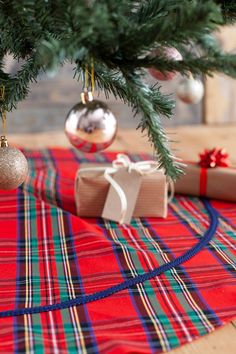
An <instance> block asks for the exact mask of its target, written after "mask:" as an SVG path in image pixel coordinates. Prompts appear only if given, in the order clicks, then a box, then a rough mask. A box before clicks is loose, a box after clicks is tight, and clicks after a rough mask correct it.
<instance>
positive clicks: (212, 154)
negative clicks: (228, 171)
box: [199, 148, 230, 168]
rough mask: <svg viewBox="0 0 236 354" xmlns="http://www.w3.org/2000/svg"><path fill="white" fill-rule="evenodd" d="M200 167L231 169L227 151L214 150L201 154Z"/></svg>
mask: <svg viewBox="0 0 236 354" xmlns="http://www.w3.org/2000/svg"><path fill="white" fill-rule="evenodd" d="M199 156H200V161H199V165H200V166H201V167H204V168H215V167H229V165H230V163H229V160H228V157H229V154H228V153H227V152H226V150H225V149H219V148H214V149H211V150H207V149H206V150H205V151H204V152H203V153H202V154H199Z"/></svg>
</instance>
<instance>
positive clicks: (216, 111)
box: [204, 26, 236, 124]
mask: <svg viewBox="0 0 236 354" xmlns="http://www.w3.org/2000/svg"><path fill="white" fill-rule="evenodd" d="M216 37H217V38H218V40H219V41H220V43H221V45H222V47H223V48H224V49H225V50H226V51H227V52H232V51H234V52H235V50H236V26H227V27H223V28H222V29H221V31H220V32H219V33H217V34H216ZM205 89H206V92H205V100H204V112H205V114H204V115H205V117H204V120H205V122H206V123H207V124H225V123H230V122H236V103H235V96H236V80H233V79H231V78H229V77H226V76H225V75H222V74H221V75H219V74H215V75H214V77H213V78H209V77H208V78H206V81H205Z"/></svg>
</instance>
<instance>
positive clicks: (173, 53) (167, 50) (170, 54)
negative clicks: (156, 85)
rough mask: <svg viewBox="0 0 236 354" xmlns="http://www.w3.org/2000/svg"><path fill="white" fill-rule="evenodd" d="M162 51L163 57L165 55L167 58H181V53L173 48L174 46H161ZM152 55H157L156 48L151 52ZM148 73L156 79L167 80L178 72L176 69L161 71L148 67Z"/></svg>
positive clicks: (176, 59)
mask: <svg viewBox="0 0 236 354" xmlns="http://www.w3.org/2000/svg"><path fill="white" fill-rule="evenodd" d="M163 53H164V57H166V59H167V60H175V61H180V60H183V57H182V55H181V54H180V52H179V51H178V50H177V49H176V48H174V47H164V48H163ZM153 55H155V56H156V55H157V56H158V50H157V51H155V53H153ZM149 73H150V74H151V75H152V76H153V77H154V78H155V79H157V80H161V81H168V80H173V79H174V78H175V77H176V75H177V74H178V72H176V71H165V72H161V71H159V70H157V69H156V68H150V69H149Z"/></svg>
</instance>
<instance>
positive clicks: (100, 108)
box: [65, 65, 117, 152]
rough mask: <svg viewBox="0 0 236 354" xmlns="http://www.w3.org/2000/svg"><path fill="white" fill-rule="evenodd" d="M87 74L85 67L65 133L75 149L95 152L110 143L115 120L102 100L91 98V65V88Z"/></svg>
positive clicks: (115, 129) (113, 133)
mask: <svg viewBox="0 0 236 354" xmlns="http://www.w3.org/2000/svg"><path fill="white" fill-rule="evenodd" d="M88 75H89V74H88V69H87V68H86V71H85V79H84V89H83V92H82V93H81V102H79V103H77V104H76V105H75V106H74V107H72V109H71V110H70V111H69V113H68V115H67V118H66V121H65V133H66V135H67V137H68V139H69V141H70V143H71V144H72V145H73V146H75V147H76V148H77V149H79V150H81V151H83V152H97V151H101V150H103V149H106V148H107V147H108V146H110V145H111V144H112V142H113V140H114V139H115V136H116V132H117V120H116V118H115V116H114V114H113V113H112V112H111V111H110V109H109V108H108V107H107V105H106V104H105V103H104V102H102V101H98V100H95V99H93V91H94V69H93V65H92V71H91V75H90V79H91V89H90V85H89V83H88V81H89V79H88ZM85 88H86V89H85Z"/></svg>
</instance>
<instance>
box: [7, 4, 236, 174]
mask: <svg viewBox="0 0 236 354" xmlns="http://www.w3.org/2000/svg"><path fill="white" fill-rule="evenodd" d="M235 20H236V4H235V1H232V0H229V1H219V0H119V1H114V0H100V1H97V0H81V1H78V0H47V1H45V0H37V1H36V0H21V1H19V0H4V1H3V0H0V28H1V36H0V85H5V87H6V97H5V102H4V108H5V109H7V110H11V109H12V108H15V107H16V106H17V103H18V102H19V101H20V100H22V99H24V98H25V97H26V96H27V94H28V92H29V84H30V82H31V81H32V80H37V76H38V75H39V73H40V72H42V71H47V70H55V69H56V68H57V67H58V66H59V65H63V64H64V63H65V62H67V61H70V62H72V63H75V65H76V70H77V72H80V71H81V70H83V68H84V67H85V65H86V64H90V63H91V58H93V60H94V64H95V71H96V78H95V79H96V83H97V85H98V86H99V87H100V89H102V90H104V91H105V92H106V93H107V95H109V94H110V93H113V94H114V95H115V96H116V97H120V98H121V99H122V100H123V101H124V102H126V103H128V104H130V105H131V106H132V107H133V109H134V112H139V113H141V115H142V119H141V122H140V123H139V125H138V126H139V128H141V130H146V131H147V134H148V136H149V139H150V142H151V143H152V144H153V146H154V148H155V150H156V154H157V159H158V160H159V162H160V166H161V167H163V168H164V169H165V170H166V173H167V175H168V176H170V177H171V178H173V179H175V178H176V177H177V176H178V175H179V173H180V166H179V165H178V164H177V163H176V160H175V158H174V157H173V155H172V152H171V150H170V147H169V141H168V138H167V137H166V134H165V131H164V129H163V128H162V122H161V120H162V118H164V117H166V118H170V117H171V115H172V110H173V102H172V100H170V98H169V97H168V96H165V95H163V94H162V93H161V88H160V87H159V86H158V85H156V86H155V87H148V86H147V85H146V84H145V83H144V78H143V76H144V71H143V69H144V68H149V67H156V68H157V69H158V70H160V71H162V72H165V71H177V72H180V73H181V74H183V75H188V74H189V72H192V73H193V75H200V74H202V73H203V74H206V75H211V74H212V73H213V72H215V71H218V72H223V73H225V74H227V75H229V76H232V77H236V56H235V54H233V53H224V52H223V50H222V49H221V48H220V47H219V45H218V43H217V42H216V41H215V39H214V37H213V36H212V32H214V31H217V30H218V29H219V28H220V26H222V25H225V24H229V23H230V24H231V23H233V22H235ZM166 46H167V47H168V46H169V47H171V46H173V47H176V48H177V49H178V50H179V51H180V52H181V53H182V56H183V60H182V61H179V62H176V61H173V60H169V59H167V58H166V57H165V55H164V54H165V51H164V50H163V48H164V47H166ZM154 50H158V55H156V56H153V55H152V53H153V51H154ZM6 54H12V55H13V56H14V58H15V59H19V60H22V59H23V60H24V62H25V63H24V65H23V66H22V67H21V69H20V70H19V72H18V73H16V74H15V75H13V76H11V75H9V74H7V73H5V72H4V65H3V63H4V57H5V55H6Z"/></svg>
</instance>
